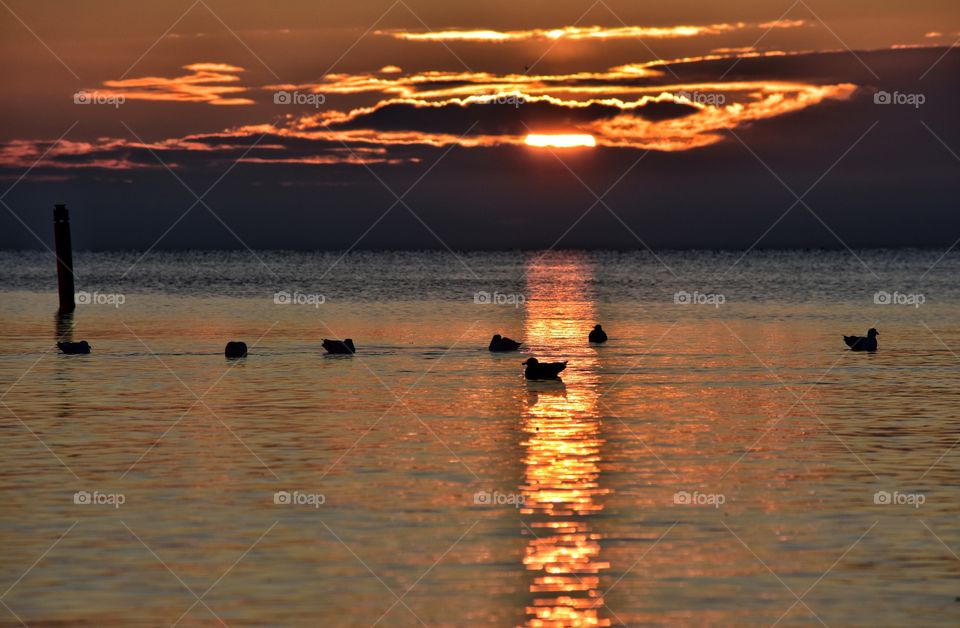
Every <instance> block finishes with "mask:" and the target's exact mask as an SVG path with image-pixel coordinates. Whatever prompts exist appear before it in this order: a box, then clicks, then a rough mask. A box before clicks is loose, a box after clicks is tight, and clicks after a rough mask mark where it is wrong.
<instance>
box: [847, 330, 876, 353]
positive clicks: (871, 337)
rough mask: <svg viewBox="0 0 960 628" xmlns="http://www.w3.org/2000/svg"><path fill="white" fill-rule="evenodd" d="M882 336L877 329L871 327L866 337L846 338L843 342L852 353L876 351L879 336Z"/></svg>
mask: <svg viewBox="0 0 960 628" xmlns="http://www.w3.org/2000/svg"><path fill="white" fill-rule="evenodd" d="M879 335H880V332H878V331H877V330H876V329H874V328H873V327H871V328H870V329H869V330H868V331H867V335H866V337H864V336H844V337H843V341H844V342H845V343H847V346H848V347H850V350H851V351H876V350H877V336H879Z"/></svg>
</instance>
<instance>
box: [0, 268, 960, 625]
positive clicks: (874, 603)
mask: <svg viewBox="0 0 960 628" xmlns="http://www.w3.org/2000/svg"><path fill="white" fill-rule="evenodd" d="M941 254H942V251H939V252H934V251H930V252H926V251H908V252H887V251H865V252H858V255H859V256H860V258H861V260H862V263H861V261H858V260H857V259H855V258H854V257H853V256H852V255H851V254H849V253H840V252H836V253H833V252H830V253H827V252H809V253H775V252H752V253H750V254H749V255H748V256H747V257H746V258H744V259H743V260H742V261H740V262H739V263H736V264H735V262H737V260H738V258H739V257H740V255H739V254H733V253H709V252H701V253H663V254H660V259H659V260H658V259H656V258H655V257H654V256H652V255H650V254H644V253H633V254H626V253H624V254H617V253H573V252H569V253H550V254H546V255H540V254H537V253H513V254H507V253H502V254H466V255H462V256H461V257H460V259H457V258H456V257H455V256H453V255H451V254H449V253H353V254H351V255H349V256H347V257H345V258H343V259H342V260H339V261H338V257H339V256H338V255H335V254H322V253H318V254H301V253H282V252H257V253H256V257H255V256H254V255H251V254H250V253H248V252H237V253H160V252H154V253H151V254H150V255H148V256H146V257H144V258H143V259H142V260H140V261H139V262H138V257H139V255H138V254H134V253H116V254H79V255H77V258H76V266H77V275H78V286H77V288H78V290H84V291H87V292H89V293H91V294H92V293H94V292H96V293H97V295H98V296H97V297H94V300H97V299H100V300H102V301H105V302H104V303H102V304H89V305H81V306H79V307H78V309H77V312H76V314H75V316H74V317H73V319H72V320H70V321H61V322H60V323H59V324H58V322H57V321H56V320H55V318H54V309H55V302H54V299H55V297H54V291H53V290H52V287H53V286H54V285H55V277H54V276H53V275H52V272H51V271H52V269H53V264H52V260H51V259H50V256H49V255H41V254H39V253H10V252H7V253H0V299H2V305H0V320H2V325H0V394H2V395H3V396H2V403H0V417H2V420H0V428H2V441H0V442H2V448H3V455H2V459H0V460H2V462H0V496H2V500H3V504H4V506H3V508H2V509H0V534H2V548H3V549H2V558H0V602H2V603H3V606H4V607H5V608H0V624H3V625H19V624H20V622H21V621H22V622H23V623H25V624H28V625H78V624H86V625H144V626H157V625H172V624H175V623H178V624H180V625H219V624H221V623H225V624H237V625H304V626H314V625H356V626H371V625H374V624H376V625H380V626H412V625H431V626H433V625H440V626H458V625H498V626H515V625H529V626H549V625H557V626H568V625H569V626H573V625H585V626H589V625H600V626H619V625H717V626H729V625H751V626H752V625H757V626H770V625H773V624H777V625H784V626H790V625H820V624H821V623H822V624H827V625H870V626H879V625H883V626H902V625H907V624H910V623H920V624H923V625H958V624H960V602H958V601H956V599H957V596H960V559H958V554H957V553H960V526H958V523H957V522H958V520H960V470H958V465H960V447H957V448H954V445H956V444H957V443H958V440H960V417H958V409H960V388H958V386H957V379H958V376H960V357H958V355H957V353H955V352H960V289H958V286H957V284H956V277H957V276H958V271H960V262H958V261H957V259H956V256H954V255H948V256H946V257H944V258H943V259H942V260H940V261H938V258H940V256H941ZM257 257H259V259H257ZM931 267H933V270H930V271H929V272H928V269H930V268H931ZM278 291H286V292H289V293H291V294H293V293H297V292H299V293H301V295H304V296H303V297H302V299H301V300H303V301H310V300H311V296H312V295H323V300H324V302H323V303H322V304H318V305H316V306H314V305H312V304H306V303H303V304H296V303H294V304H277V303H275V293H277V292H278ZM680 291H682V292H686V293H690V294H691V295H695V296H694V297H692V300H695V301H696V300H698V298H699V300H702V301H710V303H702V304H696V303H694V304H677V303H676V302H675V294H676V293H678V292H680ZM878 291H885V292H889V293H891V294H896V295H897V296H894V297H892V299H893V300H900V301H903V303H902V304H898V303H894V304H889V305H884V304H877V303H875V298H874V297H875V294H876V293H877V292H878ZM480 293H489V294H490V299H489V300H490V301H494V303H483V302H481V303H477V302H476V301H477V300H478V299H479V300H480V301H485V300H487V299H486V297H485V295H483V294H480ZM115 294H120V295H123V299H124V302H123V304H122V305H120V306H119V307H114V306H113V305H111V303H109V302H106V301H107V300H109V297H110V295H115ZM478 294H479V297H478V296H477V295H478ZM716 295H720V296H722V299H719V298H717V296H716ZM911 295H923V300H924V303H923V304H922V305H920V307H914V306H912V305H907V304H904V303H906V300H907V299H909V297H910V296H911ZM318 300H320V298H319V297H317V298H314V299H313V301H318ZM718 300H722V301H723V303H722V304H721V305H719V307H717V306H715V302H716V301H718ZM916 300H917V299H916V298H914V299H913V301H916ZM598 321H600V322H602V323H603V325H604V328H605V329H606V330H607V331H608V333H609V334H610V337H611V342H609V343H608V344H607V345H604V346H600V347H591V346H588V345H587V344H586V343H585V339H586V333H587V331H589V329H590V328H591V327H592V325H593V324H594V323H596V322H598ZM869 327H876V328H878V329H879V330H880V332H881V336H880V343H881V350H880V351H879V352H877V353H876V354H855V353H851V352H849V351H846V350H845V347H844V345H843V343H842V340H841V335H842V334H854V333H856V334H862V333H864V332H865V331H866V329H867V328H869ZM495 332H500V333H503V334H504V335H507V336H510V337H512V338H515V339H518V340H523V341H524V343H525V344H524V351H522V352H521V353H518V354H508V355H494V354H490V353H489V352H487V351H486V344H487V343H488V342H489V338H490V336H491V335H492V334H493V333H495ZM58 336H64V337H72V338H73V339H75V340H80V339H86V340H88V341H89V342H90V343H91V345H92V346H93V354H92V355H89V356H65V355H59V354H58V353H57V352H56V351H55V349H54V341H55V340H56V338H57V337H58ZM325 337H352V338H353V339H354V340H355V342H356V344H357V346H358V348H359V352H358V353H357V354H356V355H355V356H352V357H350V356H348V357H332V356H331V357H328V356H324V355H322V350H321V349H320V346H319V345H320V341H321V339H322V338H325ZM231 339H237V340H245V341H246V342H247V343H248V344H249V345H250V347H251V349H250V355H249V357H247V358H246V359H244V360H239V361H227V360H225V359H224V357H223V354H222V350H223V345H224V344H225V342H226V341H227V340H231ZM527 354H530V355H536V356H537V357H538V358H540V359H541V360H543V359H552V358H555V359H564V360H569V362H570V365H569V367H568V369H567V370H566V371H565V373H564V374H563V375H564V377H563V381H562V382H548V383H527V382H525V381H524V380H523V378H522V376H521V371H522V367H521V366H520V362H521V361H522V360H524V359H525V358H526V356H527ZM278 491H285V492H286V494H289V495H290V496H291V501H300V502H302V503H292V504H291V503H275V502H276V501H281V502H283V501H284V495H285V494H284V493H280V494H279V497H277V492H278ZM77 492H87V493H90V494H91V496H93V497H92V499H113V500H115V501H116V500H122V501H123V503H122V504H120V505H119V506H116V507H115V505H112V504H109V503H106V504H90V503H87V504H84V503H79V504H78V503H75V494H76V493H77ZM81 495H83V493H81ZM888 495H889V501H891V502H894V503H883V502H885V501H887V496H888ZM81 501H82V499H81ZM321 501H322V504H321V503H319V502H321ZM877 502H881V503H877ZM896 502H901V503H896ZM921 502H922V503H921ZM4 591H5V592H4Z"/></svg>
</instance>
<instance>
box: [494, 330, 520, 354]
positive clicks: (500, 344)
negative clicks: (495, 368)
mask: <svg viewBox="0 0 960 628" xmlns="http://www.w3.org/2000/svg"><path fill="white" fill-rule="evenodd" d="M522 344H523V343H522V342H517V341H516V340H510V339H509V338H504V337H503V336H501V335H500V334H494V336H493V339H492V340H491V341H490V346H489V347H487V348H488V349H490V350H491V351H493V352H501V351H516V350H517V349H519V348H520V345H522Z"/></svg>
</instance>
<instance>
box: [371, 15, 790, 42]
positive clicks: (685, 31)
mask: <svg viewBox="0 0 960 628" xmlns="http://www.w3.org/2000/svg"><path fill="white" fill-rule="evenodd" d="M805 25H806V22H805V21H804V20H776V21H773V22H764V23H761V24H756V23H747V22H734V23H721V24H705V25H699V26H696V25H678V26H617V27H605V26H563V27H560V28H533V29H527V30H511V31H498V30H488V29H448V30H441V31H406V30H379V31H375V33H376V34H377V35H381V36H387V37H393V38H394V39H400V40H403V41H417V42H428V41H429V42H454V41H464V42H485V43H508V42H522V41H560V40H567V41H590V40H600V41H603V40H616V39H679V38H686V37H703V36H708V35H722V34H725V33H731V32H734V31H742V30H750V29H762V30H769V29H783V28H799V27H801V26H805Z"/></svg>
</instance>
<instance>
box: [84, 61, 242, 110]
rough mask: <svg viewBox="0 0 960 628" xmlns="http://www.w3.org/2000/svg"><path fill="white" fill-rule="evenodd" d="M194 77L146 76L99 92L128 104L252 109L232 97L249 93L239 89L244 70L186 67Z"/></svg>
mask: <svg viewBox="0 0 960 628" xmlns="http://www.w3.org/2000/svg"><path fill="white" fill-rule="evenodd" d="M183 69H185V70H189V71H190V74H186V75H183V76H176V77H173V78H167V77H160V76H145V77H141V78H132V79H121V80H114V81H105V82H104V83H103V85H104V87H106V88H108V89H107V90H97V91H98V93H100V94H104V95H108V96H122V97H123V98H125V99H127V100H152V101H163V102H194V103H206V104H208V105H252V104H254V101H252V100H250V99H249V98H237V97H231V95H233V94H240V93H243V92H246V91H248V89H247V88H246V87H242V86H239V85H226V83H237V82H239V81H240V76H239V74H240V73H241V72H243V71H244V69H243V68H241V67H239V66H235V65H229V64H226V63H192V64H190V65H185V66H183Z"/></svg>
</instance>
